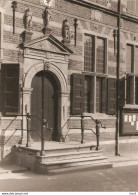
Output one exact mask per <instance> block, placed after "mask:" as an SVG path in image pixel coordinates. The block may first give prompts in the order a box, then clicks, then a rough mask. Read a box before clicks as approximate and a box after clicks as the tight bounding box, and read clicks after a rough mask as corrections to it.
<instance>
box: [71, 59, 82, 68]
mask: <svg viewBox="0 0 138 195" xmlns="http://www.w3.org/2000/svg"><path fill="white" fill-rule="evenodd" d="M82 67H83V63H82V62H78V61H74V60H69V70H82Z"/></svg>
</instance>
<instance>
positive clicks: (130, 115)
mask: <svg viewBox="0 0 138 195" xmlns="http://www.w3.org/2000/svg"><path fill="white" fill-rule="evenodd" d="M121 135H138V109H137V110H136V109H135V110H134V109H133V110H132V109H123V111H122V114H121Z"/></svg>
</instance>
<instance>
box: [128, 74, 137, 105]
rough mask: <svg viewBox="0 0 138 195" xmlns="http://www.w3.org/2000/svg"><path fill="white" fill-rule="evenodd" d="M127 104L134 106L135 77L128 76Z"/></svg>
mask: <svg viewBox="0 0 138 195" xmlns="http://www.w3.org/2000/svg"><path fill="white" fill-rule="evenodd" d="M126 83H127V101H126V103H127V104H134V103H135V102H134V99H135V98H134V91H135V85H134V76H129V75H127V82H126Z"/></svg>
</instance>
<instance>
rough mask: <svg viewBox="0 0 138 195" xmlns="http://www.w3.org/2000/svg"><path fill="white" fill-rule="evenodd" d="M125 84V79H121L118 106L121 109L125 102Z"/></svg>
mask: <svg viewBox="0 0 138 195" xmlns="http://www.w3.org/2000/svg"><path fill="white" fill-rule="evenodd" d="M125 83H126V78H125V77H123V78H121V79H120V81H119V97H120V98H119V106H120V107H123V106H124V105H125V100H126V97H125V93H126V87H125V85H126V84H125Z"/></svg>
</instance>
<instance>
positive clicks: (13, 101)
mask: <svg viewBox="0 0 138 195" xmlns="http://www.w3.org/2000/svg"><path fill="white" fill-rule="evenodd" d="M0 93H1V94H0V96H1V103H0V108H1V110H0V111H1V112H2V113H3V114H5V113H8V112H10V113H17V112H18V107H19V64H2V65H1V92H0Z"/></svg>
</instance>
